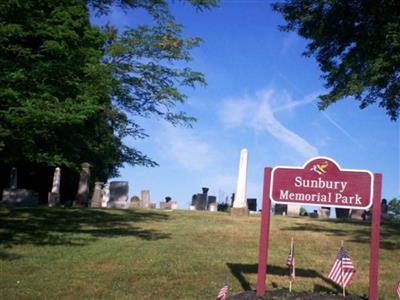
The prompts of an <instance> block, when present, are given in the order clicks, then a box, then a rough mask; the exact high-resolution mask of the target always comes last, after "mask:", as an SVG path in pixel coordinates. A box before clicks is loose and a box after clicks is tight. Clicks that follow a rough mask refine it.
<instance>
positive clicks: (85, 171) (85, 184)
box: [75, 163, 90, 207]
mask: <svg viewBox="0 0 400 300" xmlns="http://www.w3.org/2000/svg"><path fill="white" fill-rule="evenodd" d="M81 168H82V170H81V173H80V178H79V186H78V192H77V193H76V196H75V206H77V207H87V206H88V202H89V178H90V164H89V163H83V164H81Z"/></svg>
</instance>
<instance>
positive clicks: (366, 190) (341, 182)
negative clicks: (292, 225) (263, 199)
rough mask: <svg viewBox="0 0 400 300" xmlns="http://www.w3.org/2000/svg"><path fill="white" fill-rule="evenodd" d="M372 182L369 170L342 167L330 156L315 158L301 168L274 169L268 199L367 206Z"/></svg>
mask: <svg viewBox="0 0 400 300" xmlns="http://www.w3.org/2000/svg"><path fill="white" fill-rule="evenodd" d="M372 182H373V175H372V173H371V172H369V171H364V170H345V169H343V170H342V169H340V166H339V165H338V164H337V163H336V162H335V161H333V160H332V159H330V158H326V157H317V158H314V159H312V160H310V161H308V162H306V163H305V164H304V166H303V168H296V167H295V168H294V167H281V166H280V167H276V168H274V169H273V170H272V179H271V187H272V188H271V190H270V198H271V199H272V200H273V201H275V202H277V203H288V202H290V203H293V204H295V203H296V202H297V203H299V204H304V203H307V205H317V206H321V205H323V206H335V207H349V208H350V207H353V208H360V209H366V208H368V207H370V205H371V203H372V195H373V184H372Z"/></svg>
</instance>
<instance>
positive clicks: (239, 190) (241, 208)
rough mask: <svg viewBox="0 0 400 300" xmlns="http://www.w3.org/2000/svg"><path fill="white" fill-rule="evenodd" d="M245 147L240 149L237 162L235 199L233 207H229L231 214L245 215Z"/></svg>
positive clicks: (246, 211) (246, 154) (246, 212)
mask: <svg viewBox="0 0 400 300" xmlns="http://www.w3.org/2000/svg"><path fill="white" fill-rule="evenodd" d="M247 156H248V153H247V149H242V150H241V151H240V162H239V172H238V173H239V174H238V180H237V185H236V193H235V199H234V201H233V207H232V209H231V215H235V216H247V215H248V209H247V198H246V186H247Z"/></svg>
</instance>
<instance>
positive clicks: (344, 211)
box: [335, 207, 350, 219]
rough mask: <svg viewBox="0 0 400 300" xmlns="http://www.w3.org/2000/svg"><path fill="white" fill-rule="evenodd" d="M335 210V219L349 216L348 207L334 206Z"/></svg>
mask: <svg viewBox="0 0 400 300" xmlns="http://www.w3.org/2000/svg"><path fill="white" fill-rule="evenodd" d="M335 211H336V218H337V219H348V218H349V213H350V209H348V208H338V207H336V208H335Z"/></svg>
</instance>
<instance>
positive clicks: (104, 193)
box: [101, 183, 110, 207]
mask: <svg viewBox="0 0 400 300" xmlns="http://www.w3.org/2000/svg"><path fill="white" fill-rule="evenodd" d="M108 201H110V185H109V184H108V183H106V184H104V185H103V188H102V189H101V207H107V203H108Z"/></svg>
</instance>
